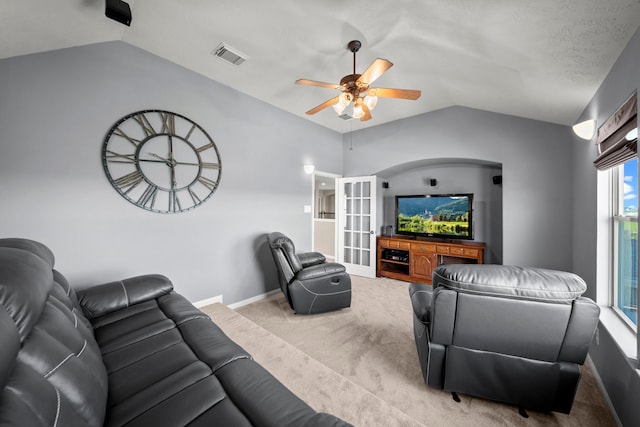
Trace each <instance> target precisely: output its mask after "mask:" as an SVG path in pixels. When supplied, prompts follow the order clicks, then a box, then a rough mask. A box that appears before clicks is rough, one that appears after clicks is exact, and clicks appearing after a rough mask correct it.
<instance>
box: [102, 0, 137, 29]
mask: <svg viewBox="0 0 640 427" xmlns="http://www.w3.org/2000/svg"><path fill="white" fill-rule="evenodd" d="M106 2H107V4H106V7H105V11H104V14H105V15H106V16H107V18H111V19H113V20H114V21H118V22H120V23H121V24H124V25H126V26H131V8H130V7H129V3H125V2H123V1H122V0H106Z"/></svg>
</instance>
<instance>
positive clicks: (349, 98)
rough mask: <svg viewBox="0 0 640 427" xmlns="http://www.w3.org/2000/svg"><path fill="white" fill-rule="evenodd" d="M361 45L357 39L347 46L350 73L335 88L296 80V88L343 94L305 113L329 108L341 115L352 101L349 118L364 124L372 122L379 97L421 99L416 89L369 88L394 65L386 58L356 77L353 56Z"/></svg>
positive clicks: (372, 64) (315, 82)
mask: <svg viewBox="0 0 640 427" xmlns="http://www.w3.org/2000/svg"><path fill="white" fill-rule="evenodd" d="M361 46H362V43H360V41H359V40H352V41H350V42H349V44H348V45H347V48H348V49H349V50H350V51H351V52H353V74H349V75H346V76H344V77H343V78H342V79H341V80H340V84H337V85H336V84H333V83H325V82H318V81H315V80H307V79H299V80H296V84H299V85H306V86H317V87H323V88H327V89H338V90H340V91H342V93H341V94H340V95H338V96H336V97H334V98H331V99H329V100H328V101H325V102H323V103H322V104H320V105H318V106H317V107H314V108H312V109H311V110H309V111H307V114H309V115H311V114H315V113H317V112H318V111H322V110H324V109H325V108H327V107H328V106H330V105H331V106H333V109H334V110H335V111H336V113H338V115H342V114H343V112H344V110H345V109H346V108H347V107H348V106H349V104H350V103H352V102H353V114H351V116H352V117H354V118H358V119H360V121H363V122H364V121H367V120H369V119H371V110H373V108H374V107H375V106H376V104H377V102H378V97H382V98H399V99H411V100H416V99H418V98H420V95H421V92H420V91H419V90H410V89H388V88H372V87H369V86H370V85H371V84H372V83H373V82H374V81H375V80H376V79H377V78H378V77H380V76H381V75H382V74H384V73H385V72H386V71H387V70H388V69H389V68H391V67H392V66H393V63H392V62H390V61H388V60H386V59H381V58H377V59H376V60H375V61H373V63H371V65H369V68H367V69H366V70H365V72H364V73H362V74H357V73H356V53H357V52H358V50H360V47H361Z"/></svg>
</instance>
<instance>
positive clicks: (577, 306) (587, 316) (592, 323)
mask: <svg viewBox="0 0 640 427" xmlns="http://www.w3.org/2000/svg"><path fill="white" fill-rule="evenodd" d="M599 317H600V307H599V306H598V305H597V304H596V303H595V302H593V301H592V300H591V299H589V298H586V297H580V298H577V299H576V300H575V301H574V302H573V308H572V310H571V318H570V319H569V324H568V325H567V331H566V332H565V335H564V341H563V342H562V347H561V349H560V354H559V356H558V361H561V362H573V363H578V364H580V365H582V364H584V361H585V359H586V358H587V353H588V352H589V345H590V344H591V340H592V339H593V335H594V334H595V332H596V327H597V326H598V318H599Z"/></svg>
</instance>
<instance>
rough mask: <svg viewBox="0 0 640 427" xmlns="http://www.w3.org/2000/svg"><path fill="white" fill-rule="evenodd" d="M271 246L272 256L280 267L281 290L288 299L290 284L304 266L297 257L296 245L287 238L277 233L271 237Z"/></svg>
mask: <svg viewBox="0 0 640 427" xmlns="http://www.w3.org/2000/svg"><path fill="white" fill-rule="evenodd" d="M269 246H270V247H271V254H272V255H273V258H274V260H275V262H276V266H277V267H278V268H277V270H278V280H279V281H280V289H281V290H282V292H284V294H285V295H286V296H287V298H288V297H289V290H288V289H287V287H288V284H289V282H291V280H293V278H294V277H295V275H296V273H297V272H298V271H300V270H302V265H301V264H300V261H299V260H298V256H297V255H296V248H295V245H294V244H293V242H292V241H291V239H289V238H288V237H287V236H285V235H284V234H282V233H279V232H276V233H271V234H270V235H269Z"/></svg>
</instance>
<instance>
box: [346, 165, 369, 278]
mask: <svg viewBox="0 0 640 427" xmlns="http://www.w3.org/2000/svg"><path fill="white" fill-rule="evenodd" d="M376 179H377V178H376V177H375V176H361V177H351V178H338V179H337V190H338V215H337V220H338V227H337V230H338V262H339V263H341V264H344V266H345V267H346V269H347V273H349V274H355V275H357V276H365V277H376V233H375V227H376V224H377V223H376V200H377V199H376V183H377V180H376Z"/></svg>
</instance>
